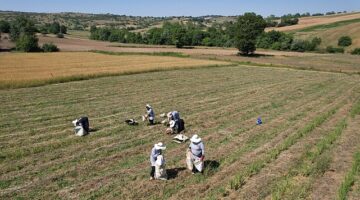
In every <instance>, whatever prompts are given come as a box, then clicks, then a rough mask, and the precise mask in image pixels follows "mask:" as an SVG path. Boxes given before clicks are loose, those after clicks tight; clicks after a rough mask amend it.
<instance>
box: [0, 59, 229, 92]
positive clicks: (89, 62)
mask: <svg viewBox="0 0 360 200" xmlns="http://www.w3.org/2000/svg"><path fill="white" fill-rule="evenodd" d="M156 55H164V53H163V54H148V55H129V54H118V56H114V55H106V54H101V53H93V52H60V53H32V54H31V53H30V54H27V53H6V54H1V55H0V70H1V73H0V84H1V86H0V88H12V87H22V86H34V85H43V84H46V83H54V82H65V81H71V80H73V79H74V80H77V79H84V78H91V77H96V76H105V75H117V74H125V73H127V74H129V73H139V72H145V71H156V70H166V69H174V68H186V67H187V68H189V67H204V66H217V65H228V64H229V63H227V62H223V61H211V60H199V59H191V58H182V57H180V56H181V55H180V54H179V55H178V54H174V53H171V54H170V55H175V56H176V55H177V56H179V57H170V56H156ZM165 55H166V54H165Z"/></svg>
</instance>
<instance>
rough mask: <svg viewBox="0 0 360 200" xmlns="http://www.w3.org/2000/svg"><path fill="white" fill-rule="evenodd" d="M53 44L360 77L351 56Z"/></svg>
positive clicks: (84, 42)
mask: <svg viewBox="0 0 360 200" xmlns="http://www.w3.org/2000/svg"><path fill="white" fill-rule="evenodd" d="M49 42H53V43H54V44H56V45H57V46H58V47H59V48H60V49H61V50H62V51H90V50H101V51H112V52H132V53H164V52H165V53H166V52H175V53H181V54H183V55H189V56H190V57H193V58H206V59H217V60H224V61H231V62H238V63H242V64H255V65H266V66H272V67H274V66H278V67H287V68H295V69H307V70H316V71H330V72H344V73H360V66H359V63H360V56H356V55H349V54H344V55H342V54H319V53H298V52H284V51H271V50H262V49H259V50H257V51H256V53H257V54H258V56H254V57H246V56H237V53H238V50H237V49H235V48H217V47H194V48H193V49H178V48H174V47H171V46H165V45H164V46H159V45H136V44H133V45H130V44H121V43H110V42H102V41H94V40H86V39H77V38H68V39H60V38H52V37H40V43H41V44H43V43H49Z"/></svg>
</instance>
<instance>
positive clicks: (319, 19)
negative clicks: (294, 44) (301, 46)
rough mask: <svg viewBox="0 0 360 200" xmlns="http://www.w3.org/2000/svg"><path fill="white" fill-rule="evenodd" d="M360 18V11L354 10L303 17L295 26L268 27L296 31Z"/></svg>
mask: <svg viewBox="0 0 360 200" xmlns="http://www.w3.org/2000/svg"><path fill="white" fill-rule="evenodd" d="M354 19H360V12H352V13H346V14H335V15H326V16H316V17H301V18H299V23H298V24H297V25H293V26H285V27H277V28H268V29H267V30H268V31H270V30H276V31H286V32H294V31H299V30H303V29H306V28H309V27H313V26H319V25H324V24H330V23H336V22H340V21H348V20H354Z"/></svg>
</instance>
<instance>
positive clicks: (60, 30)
mask: <svg viewBox="0 0 360 200" xmlns="http://www.w3.org/2000/svg"><path fill="white" fill-rule="evenodd" d="M38 32H40V33H42V34H48V33H52V34H66V33H67V27H66V26H65V25H60V23H59V22H53V23H51V24H45V25H41V26H39V27H38Z"/></svg>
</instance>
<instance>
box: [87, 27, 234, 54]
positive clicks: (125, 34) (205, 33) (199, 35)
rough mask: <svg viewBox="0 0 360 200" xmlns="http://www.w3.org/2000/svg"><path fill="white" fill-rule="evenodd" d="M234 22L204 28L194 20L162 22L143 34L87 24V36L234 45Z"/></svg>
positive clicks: (157, 42)
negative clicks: (89, 26) (189, 21)
mask: <svg viewBox="0 0 360 200" xmlns="http://www.w3.org/2000/svg"><path fill="white" fill-rule="evenodd" d="M233 29H234V23H231V22H227V23H225V24H222V25H220V24H216V25H214V26H212V27H209V28H207V29H205V30H204V28H203V27H202V26H200V25H195V24H194V23H187V24H183V23H169V22H165V23H164V25H163V26H162V27H161V28H152V29H149V30H148V31H147V32H146V33H145V34H140V33H134V32H130V31H129V30H127V29H114V28H108V27H106V28H96V27H94V26H93V27H91V30H90V33H91V34H90V39H93V40H103V41H110V42H121V43H138V44H155V45H175V46H176V47H178V48H181V47H183V46H199V45H201V46H221V47H231V46H234V34H233Z"/></svg>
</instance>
